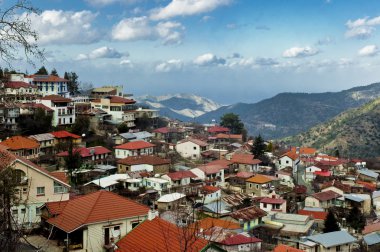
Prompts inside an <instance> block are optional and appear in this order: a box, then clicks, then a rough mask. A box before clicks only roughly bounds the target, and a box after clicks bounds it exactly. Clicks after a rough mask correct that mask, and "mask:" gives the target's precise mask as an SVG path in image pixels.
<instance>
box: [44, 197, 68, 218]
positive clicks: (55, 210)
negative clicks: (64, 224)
mask: <svg viewBox="0 0 380 252" xmlns="http://www.w3.org/2000/svg"><path fill="white" fill-rule="evenodd" d="M68 202H69V201H68V200H65V201H57V202H47V203H45V206H46V208H47V210H48V211H49V213H50V214H51V215H52V216H55V215H57V214H61V213H62V210H63V209H64V208H65V206H66V205H67V203H68Z"/></svg>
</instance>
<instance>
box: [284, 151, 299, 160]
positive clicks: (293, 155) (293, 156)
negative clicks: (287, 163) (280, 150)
mask: <svg viewBox="0 0 380 252" xmlns="http://www.w3.org/2000/svg"><path fill="white" fill-rule="evenodd" d="M285 156H286V157H289V158H290V159H291V160H293V161H295V160H297V158H298V157H299V155H298V154H297V153H295V152H292V151H288V152H286V153H284V154H282V155H281V157H280V158H282V157H285Z"/></svg>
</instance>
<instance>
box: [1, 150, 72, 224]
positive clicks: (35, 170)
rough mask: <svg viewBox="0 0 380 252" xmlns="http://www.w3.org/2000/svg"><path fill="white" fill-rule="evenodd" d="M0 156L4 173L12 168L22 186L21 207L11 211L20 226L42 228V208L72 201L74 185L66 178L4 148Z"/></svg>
mask: <svg viewBox="0 0 380 252" xmlns="http://www.w3.org/2000/svg"><path fill="white" fill-rule="evenodd" d="M0 157H1V163H0V173H1V172H5V171H6V170H7V169H12V173H13V174H14V178H15V180H16V182H17V183H18V185H17V187H16V190H15V192H16V195H15V197H16V200H17V201H18V204H15V205H14V206H13V207H12V209H11V211H12V216H13V218H14V220H15V221H16V223H17V224H18V225H20V226H22V227H23V228H25V229H29V228H34V227H36V226H38V225H39V223H40V221H41V212H40V207H41V206H42V205H43V204H45V203H46V202H56V201H65V200H68V199H69V190H70V185H69V184H68V182H67V181H66V179H65V177H63V176H58V175H57V174H53V173H50V172H48V171H47V170H45V169H43V168H41V167H39V166H37V165H36V164H34V163H32V162H31V161H29V160H27V159H25V158H23V157H19V156H16V155H14V154H12V153H11V152H9V151H7V150H5V148H4V147H1V148H0ZM58 177H59V178H61V179H62V180H61V179H59V178H58ZM63 180H65V181H63Z"/></svg>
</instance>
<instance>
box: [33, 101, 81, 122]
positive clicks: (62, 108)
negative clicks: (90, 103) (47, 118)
mask: <svg viewBox="0 0 380 252" xmlns="http://www.w3.org/2000/svg"><path fill="white" fill-rule="evenodd" d="M36 102H37V103H42V104H43V105H45V106H46V107H48V108H49V109H52V110H54V112H53V121H52V125H53V126H65V125H72V124H74V123H75V107H74V106H73V105H72V104H71V99H69V98H64V97H62V96H59V95H47V96H45V97H42V98H41V99H40V100H36Z"/></svg>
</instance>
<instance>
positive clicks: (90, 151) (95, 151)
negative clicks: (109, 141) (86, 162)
mask: <svg viewBox="0 0 380 252" xmlns="http://www.w3.org/2000/svg"><path fill="white" fill-rule="evenodd" d="M73 152H78V153H80V155H81V157H82V158H85V157H91V156H93V155H101V154H107V153H111V151H110V150H109V149H107V148H105V147H103V146H95V147H88V148H86V147H80V148H75V149H73ZM68 155H69V152H68V151H63V152H60V153H57V156H58V157H67V156H68Z"/></svg>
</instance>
